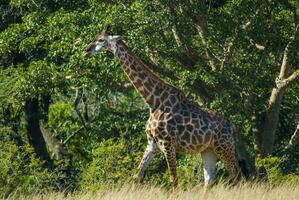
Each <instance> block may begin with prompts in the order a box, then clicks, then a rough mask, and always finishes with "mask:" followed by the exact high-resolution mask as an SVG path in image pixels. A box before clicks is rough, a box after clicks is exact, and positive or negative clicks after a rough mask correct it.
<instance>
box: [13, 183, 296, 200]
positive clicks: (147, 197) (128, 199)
mask: <svg viewBox="0 0 299 200" xmlns="http://www.w3.org/2000/svg"><path fill="white" fill-rule="evenodd" d="M9 199H15V198H14V197H13V196H12V197H10V198H9ZM21 199H32V200H40V199H43V200H46V199H51V200H52V199H53V200H62V199H63V200H99V199H101V200H110V199H111V200H135V199H136V200H139V199H142V200H166V199H173V200H186V199H188V200H192V199H196V200H212V199H217V200H224V199H225V200H237V199H238V200H241V199H242V200H254V199H256V200H272V199H273V200H278V199H283V200H298V199H299V185H294V184H293V185H292V184H284V185H280V186H277V187H269V186H265V185H260V184H255V185H241V186H235V187H231V188H228V187H224V186H215V187H213V188H212V189H211V190H209V191H208V192H206V193H204V191H203V188H202V187H199V186H198V187H194V188H192V189H189V190H180V189H178V190H176V191H170V190H166V189H162V188H157V187H140V188H138V189H132V188H128V187H123V188H120V189H114V190H100V191H98V192H86V193H81V194H73V195H69V196H67V197H64V195H63V194H61V193H52V194H47V195H34V196H27V197H22V198H21Z"/></svg>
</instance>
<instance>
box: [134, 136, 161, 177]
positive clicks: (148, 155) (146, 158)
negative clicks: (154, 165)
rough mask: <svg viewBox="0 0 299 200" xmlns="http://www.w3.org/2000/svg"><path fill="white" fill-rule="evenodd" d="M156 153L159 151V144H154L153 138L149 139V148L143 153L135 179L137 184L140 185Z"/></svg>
mask: <svg viewBox="0 0 299 200" xmlns="http://www.w3.org/2000/svg"><path fill="white" fill-rule="evenodd" d="M156 151H157V144H156V143H155V142H154V140H153V139H152V138H148V143H147V147H146V149H145V151H144V153H143V156H142V159H141V161H140V164H139V166H138V169H137V172H136V174H135V175H134V177H133V179H134V182H135V183H140V182H141V181H142V178H143V176H144V173H145V170H146V169H147V167H148V166H149V164H150V163H151V161H152V160H153V158H154V155H155V153H156Z"/></svg>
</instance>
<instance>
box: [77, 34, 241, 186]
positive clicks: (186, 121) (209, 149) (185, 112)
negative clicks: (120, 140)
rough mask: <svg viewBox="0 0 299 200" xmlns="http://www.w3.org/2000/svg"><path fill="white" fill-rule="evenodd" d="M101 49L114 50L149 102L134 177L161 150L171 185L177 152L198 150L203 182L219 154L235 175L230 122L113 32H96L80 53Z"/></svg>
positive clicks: (210, 180) (138, 176) (237, 170)
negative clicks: (193, 99)
mask: <svg viewBox="0 0 299 200" xmlns="http://www.w3.org/2000/svg"><path fill="white" fill-rule="evenodd" d="M103 50H108V51H111V52H112V53H114V55H115V57H116V58H117V59H118V60H119V62H120V64H121V66H122V68H123V70H124V72H125V73H126V75H127V76H128V78H129V80H130V81H131V83H132V84H133V85H134V87H135V88H136V90H137V91H138V92H139V93H140V95H141V96H142V97H143V99H144V101H145V102H146V103H147V104H148V105H149V107H150V116H149V119H148V121H147V123H146V129H145V131H146V135H147V139H148V145H147V147H146V150H145V152H144V154H143V157H142V159H141V162H140V164H139V167H138V170H137V173H136V174H135V176H134V179H135V181H136V182H140V181H141V180H142V177H143V175H144V173H145V170H146V168H147V167H148V165H149V164H150V162H151V161H152V159H153V157H154V155H155V153H156V152H157V151H158V150H159V149H160V150H161V151H162V152H163V153H164V155H165V158H166V161H167V165H168V168H169V172H170V181H171V182H172V184H173V185H177V174H176V164H175V162H176V155H177V154H180V153H183V154H195V153H201V155H202V159H203V163H204V176H205V186H206V187H209V186H211V185H212V184H213V183H214V182H215V178H216V161H217V158H218V159H220V160H222V161H223V162H224V164H225V166H226V168H227V169H228V170H229V174H230V176H231V178H232V179H236V178H237V177H239V175H240V168H239V165H238V160H237V155H236V153H235V152H236V151H235V138H236V137H235V130H234V125H233V124H232V123H230V122H229V121H228V120H226V119H225V118H223V117H221V116H220V115H218V114H217V113H215V112H213V111H208V110H203V109H200V108H198V107H196V106H195V105H193V104H192V103H190V102H189V101H188V100H187V99H186V97H185V96H184V94H183V93H182V92H181V91H179V90H178V89H176V88H175V87H173V86H171V85H169V84H167V83H165V82H164V81H163V80H161V79H160V78H158V77H157V76H156V75H155V74H154V73H152V72H151V71H150V70H149V69H148V68H147V67H146V66H145V65H144V64H143V62H142V61H141V60H140V59H139V58H138V57H136V56H135V55H134V54H133V53H132V52H131V51H130V49H129V48H128V47H127V46H126V44H125V43H124V42H123V41H122V40H121V38H120V37H119V36H113V35H112V34H110V33H109V32H108V31H107V30H104V31H103V32H102V33H100V34H98V35H97V36H96V37H95V39H94V40H93V42H91V43H90V44H89V45H88V46H87V47H86V50H85V51H84V52H83V54H84V56H90V55H92V54H94V53H95V52H96V51H103Z"/></svg>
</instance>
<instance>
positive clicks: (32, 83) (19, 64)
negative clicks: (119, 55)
mask: <svg viewBox="0 0 299 200" xmlns="http://www.w3.org/2000/svg"><path fill="white" fill-rule="evenodd" d="M286 2H289V3H290V4H286ZM290 6H291V7H292V6H293V8H295V9H296V10H297V14H298V15H299V12H298V9H299V8H298V2H297V1H294V0H289V1H271V2H261V1H257V0H253V1H250V2H249V1H245V0H231V1H192V2H191V1H169V0H155V1H141V0H131V1H119V0H114V1H96V0H88V1H86V0H81V1H80V0H78V1H77V0H71V1H65V0H63V1H59V0H53V1H46V0H39V1H32V0H5V1H3V3H1V5H0V20H1V24H0V31H1V32H0V133H1V134H2V135H1V136H3V137H0V145H1V147H3V148H1V150H0V154H1V157H0V164H1V165H0V168H1V169H0V170H1V171H0V174H1V177H0V180H1V182H0V193H6V194H9V193H10V192H13V191H17V192H19V193H31V192H34V191H37V190H40V191H45V190H50V189H52V188H55V185H56V184H57V180H58V179H59V176H60V174H59V173H58V172H57V173H58V175H55V173H54V172H49V171H48V170H46V169H45V167H44V165H43V162H41V161H40V160H39V159H37V158H36V155H35V154H34V153H33V150H32V147H30V145H29V140H28V132H27V130H26V125H25V124H26V123H27V121H26V120H27V118H26V117H25V114H24V110H25V106H24V105H25V103H26V101H27V100H28V99H30V98H36V99H38V100H39V102H40V104H39V113H38V114H39V115H42V114H43V115H46V116H45V117H44V118H43V119H44V120H45V121H46V128H47V129H48V130H49V132H50V133H51V134H52V135H53V136H54V137H55V138H56V139H57V140H58V141H61V142H62V143H63V145H64V147H65V148H66V149H67V151H68V154H69V156H70V163H71V165H70V168H72V170H71V171H72V173H73V176H74V180H75V181H74V183H73V184H74V185H75V187H78V188H81V189H86V188H88V189H92V190H95V189H98V188H101V187H113V186H116V185H122V184H124V183H128V182H130V181H131V177H132V175H133V174H134V172H135V170H136V167H137V166H138V163H139V160H140V159H141V156H142V153H143V151H144V148H145V146H146V136H145V134H144V125H145V121H146V120H147V118H148V111H147V110H148V106H147V105H145V104H144V103H143V101H142V100H141V98H140V97H139V95H138V94H137V92H136V91H135V90H134V88H133V87H132V86H130V85H129V84H128V83H129V82H128V80H127V77H126V76H125V74H124V73H123V72H122V71H121V69H120V66H119V65H118V64H117V62H116V61H115V59H114V58H113V55H111V54H109V53H104V54H98V55H96V56H94V57H92V58H90V59H84V58H82V57H81V52H82V50H83V48H84V46H85V45H86V44H87V43H88V42H89V41H90V39H91V38H92V37H93V36H94V35H95V34H96V33H98V32H99V31H100V30H101V29H102V28H103V26H104V25H105V24H107V23H110V24H112V27H113V32H115V33H116V34H119V35H121V36H122V37H123V38H124V40H125V41H126V42H127V44H128V46H129V47H130V48H131V49H132V51H133V52H134V53H136V55H137V56H139V57H140V58H141V59H142V60H143V61H144V62H145V63H146V64H148V65H149V67H150V68H151V69H152V70H153V71H154V72H155V73H156V74H158V75H159V76H160V77H162V78H163V79H164V80H166V81H167V82H168V83H170V84H172V85H175V86H176V87H177V88H179V89H181V90H182V91H183V92H184V93H185V94H186V96H187V97H188V98H189V99H191V100H193V101H195V102H196V103H200V105H204V107H208V108H211V109H214V110H216V111H218V112H219V113H221V114H222V115H223V116H225V117H226V118H229V119H230V120H231V121H232V122H234V123H235V124H236V125H237V127H238V130H239V132H240V134H243V136H244V139H245V141H246V143H247V144H249V145H248V147H247V150H248V151H249V154H250V155H251V156H252V157H254V156H255V150H254V148H253V146H254V145H253V143H255V142H256V141H255V137H254V131H256V129H257V128H261V125H262V124H263V119H264V114H265V111H266V110H267V107H268V99H269V96H270V92H271V89H272V88H273V86H274V84H275V78H276V77H277V75H278V74H279V68H278V67H277V66H280V64H281V60H282V54H283V50H284V47H285V45H286V44H287V43H288V41H289V38H290V36H291V35H292V34H293V27H292V20H293V17H292V14H291V10H292V8H291V7H290ZM2 11H3V12H2ZM202 18H206V19H207V22H208V24H207V27H208V33H207V36H206V38H205V39H204V40H202V38H201V36H200V28H199V25H200V21H201V20H202ZM247 23H249V26H248V27H246V26H245V25H246V24H247ZM176 34H177V35H176ZM230 44H233V46H232V48H231V55H229V52H228V47H229V45H230ZM257 45H260V46H264V47H265V48H264V50H261V49H258V48H256V46H257ZM290 50H291V52H293V53H292V54H291V55H290V58H289V63H290V66H291V67H290V68H291V72H292V71H294V70H296V69H298V60H299V59H298V58H299V51H298V48H296V46H295V45H294V46H292V48H291V49H290ZM207 52H211V54H212V56H215V59H214V61H215V62H216V65H217V62H219V63H220V64H221V62H222V61H224V60H225V59H226V60H225V62H224V63H223V69H221V70H212V67H211V62H210V61H211V59H209V56H207ZM225 56H227V57H225ZM219 63H218V65H219ZM295 83H298V82H295ZM77 88H83V89H82V90H83V93H84V95H85V100H83V98H81V99H79V100H78V99H76V89H77ZM298 89H299V85H298V84H293V85H291V87H289V88H288V89H287V91H286V93H285V95H284V99H283V102H282V106H281V107H280V111H281V112H280V120H279V124H278V127H277V130H276V144H275V149H274V152H273V157H269V158H265V159H264V160H262V161H260V162H259V164H260V165H262V166H264V167H265V168H266V169H267V171H268V172H269V180H270V181H271V183H273V184H276V183H278V182H280V181H281V180H290V179H292V180H295V181H296V180H298V170H299V169H298V153H297V152H298V148H297V149H296V150H295V151H293V152H289V153H288V154H289V155H288V156H287V157H284V159H282V160H281V159H280V158H279V153H280V152H281V151H282V150H283V149H284V147H285V145H286V144H287V142H288V140H289V138H290V137H291V134H292V130H293V128H294V126H295V124H296V123H297V121H298V119H299V107H298V103H299V102H298V94H297V93H298ZM203 94H205V95H203ZM44 95H46V96H50V101H49V104H50V106H49V108H48V110H47V108H45V107H43V106H44V104H43V103H42V102H41V101H42V97H43V96H44ZM207 96H208V97H207ZM76 100H78V102H79V103H78V110H79V112H80V113H81V115H82V116H83V118H84V119H83V120H82V119H81V118H80V116H79V115H78V113H77V112H76V111H75V109H74V105H75V101H76ZM38 117H40V118H42V117H41V116H38ZM49 152H50V153H52V152H51V150H50V149H49ZM2 155H3V156H2ZM54 163H55V166H54V168H59V163H60V161H57V160H55V161H54ZM286 163H287V164H286ZM177 164H178V166H177V167H178V175H179V177H180V185H182V186H183V187H188V186H190V185H196V184H198V183H199V182H202V179H203V173H202V166H201V165H202V164H201V160H200V158H198V157H197V156H179V157H178V160H177ZM219 165H220V168H221V169H220V170H219V175H220V176H221V175H222V174H223V173H224V170H223V167H222V165H221V164H219ZM286 165H287V166H289V167H285V166H286ZM60 178H61V177H60ZM168 180H169V175H168V171H167V165H166V162H165V159H164V156H163V155H162V154H158V155H157V156H156V157H155V159H154V161H153V163H152V164H151V165H150V167H149V169H148V172H147V173H146V175H145V181H144V182H145V183H150V184H159V185H167V183H168Z"/></svg>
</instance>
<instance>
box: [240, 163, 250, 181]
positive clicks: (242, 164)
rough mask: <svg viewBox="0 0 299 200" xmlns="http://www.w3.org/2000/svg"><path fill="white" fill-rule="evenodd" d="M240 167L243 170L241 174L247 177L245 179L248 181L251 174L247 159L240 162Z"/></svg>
mask: <svg viewBox="0 0 299 200" xmlns="http://www.w3.org/2000/svg"><path fill="white" fill-rule="evenodd" d="M238 164H239V167H240V168H241V173H242V175H243V176H244V177H245V179H248V178H249V177H250V172H249V169H248V166H247V162H246V160H245V159H240V160H238Z"/></svg>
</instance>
